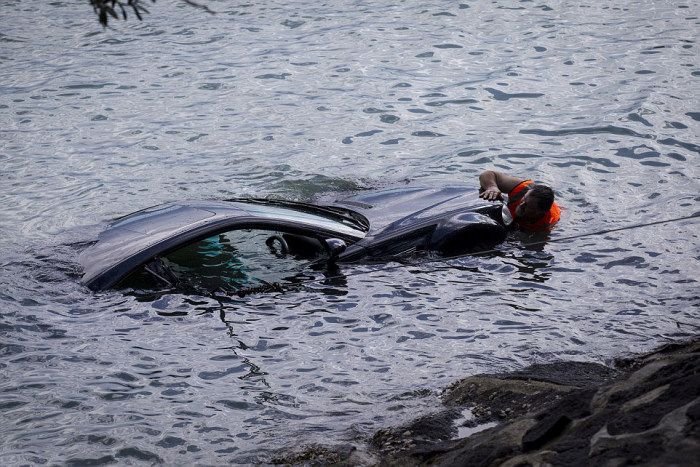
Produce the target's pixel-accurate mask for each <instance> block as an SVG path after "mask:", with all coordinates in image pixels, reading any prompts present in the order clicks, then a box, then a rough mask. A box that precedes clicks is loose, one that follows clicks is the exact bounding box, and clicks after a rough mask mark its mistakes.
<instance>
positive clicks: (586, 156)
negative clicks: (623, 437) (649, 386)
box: [0, 0, 700, 465]
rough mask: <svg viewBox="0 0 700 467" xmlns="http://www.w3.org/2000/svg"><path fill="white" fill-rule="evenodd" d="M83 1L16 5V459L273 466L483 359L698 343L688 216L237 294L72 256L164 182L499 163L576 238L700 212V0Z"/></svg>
mask: <svg viewBox="0 0 700 467" xmlns="http://www.w3.org/2000/svg"><path fill="white" fill-rule="evenodd" d="M85 3H86V5H82V4H81V2H52V3H46V4H44V3H40V2H18V1H4V2H3V3H2V5H0V23H1V24H2V28H1V30H2V32H1V33H0V118H1V119H2V120H1V122H2V124H1V125H0V167H1V171H0V219H1V221H0V237H1V238H2V240H1V241H0V264H1V266H2V268H1V269H0V271H1V272H0V310H1V311H0V316H1V322H0V333H1V336H2V338H1V340H0V342H1V344H0V345H1V347H0V355H1V357H0V374H1V375H2V378H0V391H1V392H2V397H0V440H1V441H0V463H1V464H3V465H13V464H18V463H23V462H28V463H44V462H50V463H79V462H81V461H87V460H97V461H99V462H109V461H114V460H117V461H120V462H134V463H139V462H145V463H149V462H153V461H162V462H165V463H170V464H172V463H177V464H190V463H197V462H199V463H205V464H207V463H208V464H220V463H226V462H254V461H264V460H265V459H267V458H268V457H267V456H268V455H269V453H270V452H271V451H272V450H274V449H277V448H280V447H285V446H295V445H298V444H300V443H304V442H327V443H340V442H345V441H351V442H353V441H361V440H362V439H363V437H365V436H367V435H368V434H370V433H372V432H373V430H375V429H377V428H379V427H381V426H384V425H386V424H395V423H399V422H400V421H402V420H405V419H406V418H408V417H411V416H413V415H415V414H416V413H420V412H421V411H422V410H427V409H429V408H430V407H432V406H434V405H435V404H436V391H438V390H439V388H441V387H444V386H445V385H447V384H448V383H450V382H451V381H453V380H455V379H456V378H458V377H461V376H464V375H468V374H474V373H477V372H496V371H502V370H507V369H513V368H519V367H522V366H524V365H527V364H530V363H535V362H548V361H553V360H558V359H571V360H581V361H596V362H610V361H611V359H613V358H615V357H618V356H622V355H627V354H628V353H630V352H638V351H645V350H648V349H651V348H653V347H655V346H658V345H660V344H663V343H666V342H669V341H676V340H681V339H684V338H687V337H688V336H693V335H696V334H697V330H698V325H700V320H699V315H700V312H699V310H698V305H699V304H700V300H698V292H697V290H698V288H697V281H696V279H695V277H696V275H697V268H698V257H699V255H700V248H699V247H698V234H697V233H696V232H697V222H692V221H685V222H678V223H674V224H667V225H663V226H656V227H650V228H645V229H638V230H631V231H625V232H619V233H611V234H607V235H602V236H597V237H588V238H585V239H581V240H577V241H568V242H554V243H550V244H548V245H546V246H544V247H543V248H539V249H537V248H527V247H525V246H524V243H523V239H522V238H517V237H516V238H512V239H511V240H509V242H507V243H506V244H505V245H503V248H502V251H501V253H500V254H498V255H493V256H491V257H486V258H469V257H466V258H461V259H459V260H454V261H452V262H451V263H450V264H433V265H430V266H428V265H420V264H416V265H413V266H408V267H401V268H397V269H391V270H386V271H374V272H373V271H372V270H371V268H369V267H352V268H344V269H343V272H344V273H346V275H347V277H346V279H345V281H344V283H343V281H339V282H334V283H332V284H322V283H316V284H310V285H308V286H306V287H304V288H303V289H301V290H299V291H291V292H287V293H284V294H267V295H254V296H248V297H245V298H242V299H235V300H232V301H230V302H226V303H219V302H217V301H216V300H213V299H211V298H206V297H198V296H183V295H165V296H162V297H159V298H155V299H151V300H139V299H137V298H135V297H133V296H129V295H124V294H121V293H115V292H109V293H101V294H92V293H90V292H88V291H87V290H85V289H84V288H82V287H81V286H80V285H79V283H78V281H77V278H78V277H79V274H80V271H79V268H78V266H77V265H76V264H75V257H76V255H77V253H78V252H79V251H80V249H81V245H82V244H83V243H84V242H88V241H91V240H94V238H95V237H96V235H97V233H98V232H99V231H100V230H101V229H102V228H103V227H104V225H105V224H106V222H108V221H109V220H110V219H111V218H113V217H116V216H119V215H123V214H126V213H128V212H131V211H134V210H136V209H140V208H143V207H146V206H150V205H153V204H157V203H159V202H164V201H171V200H174V199H180V198H225V197H230V196H234V195H235V196H239V195H269V194H274V195H281V196H285V197H290V198H295V199H309V198H310V197H312V196H315V195H319V194H322V193H327V192H337V191H347V190H354V189H361V188H368V187H376V186H383V185H385V184H391V183H397V182H401V181H403V180H405V179H410V180H414V181H419V182H420V181H421V180H423V179H431V180H438V181H447V180H449V181H453V180H455V179H456V180H462V181H464V183H466V184H469V185H475V184H476V177H477V175H478V173H479V172H480V171H481V170H483V169H485V168H496V169H499V170H503V171H507V172H510V173H513V174H516V175H521V176H529V177H532V178H536V179H538V180H541V181H544V182H546V183H549V184H551V185H553V186H554V187H555V189H556V190H557V193H558V195H559V198H560V200H561V204H562V205H563V207H564V215H563V219H562V222H561V223H560V225H559V226H558V228H557V229H556V231H555V232H554V234H553V237H554V238H556V237H564V236H569V235H575V234H579V233H585V232H591V231H595V230H600V229H609V228H615V227H622V226H624V225H628V224H634V223H640V222H648V221H655V220H659V219H665V218H670V217H678V216H684V215H690V214H693V213H694V212H697V211H698V188H700V185H699V183H698V182H699V178H700V174H699V173H698V162H697V161H698V156H699V155H700V146H698V136H699V134H700V131H699V126H700V122H699V120H700V102H699V101H698V89H699V88H698V83H699V81H698V79H699V75H700V65H699V64H698V44H697V40H696V38H697V31H698V25H699V23H700V19H699V16H700V8H699V7H698V4H697V3H696V2H690V1H677V2H670V1H651V0H648V1H639V2H618V3H609V2H589V4H588V5H582V4H580V2H565V1H548V2H544V3H541V2H527V1H521V2H506V1H493V2H487V1H466V0H465V2H464V3H462V4H459V3H451V2H427V3H426V2H410V1H407V2H374V1H373V2H351V3H348V2H340V1H331V2H325V3H322V4H319V3H317V2H302V1H299V2H291V3H290V2H255V3H249V4H243V3H241V4H239V3H236V2H223V1H213V2H209V3H208V4H209V5H210V6H211V7H212V8H213V9H215V10H216V11H218V12H219V13H218V14H217V15H216V16H210V15H208V14H206V13H203V12H201V11H199V10H195V9H193V8H191V7H187V6H185V5H184V4H182V3H180V2H176V1H165V0H163V1H159V2H157V3H156V4H155V5H153V6H152V7H151V10H152V14H151V15H149V16H147V17H146V18H145V21H143V22H141V23H139V22H136V21H132V20H129V21H128V22H127V23H117V22H114V23H113V29H110V30H107V31H103V30H101V28H100V27H99V26H98V24H97V22H96V20H95V18H94V17H93V16H92V12H91V11H90V10H89V7H88V6H87V2H85ZM132 19H133V18H132ZM524 240H525V241H526V240H527V239H524ZM360 273H362V274H360ZM99 462H98V463H99Z"/></svg>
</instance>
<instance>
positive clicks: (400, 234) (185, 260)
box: [79, 186, 507, 291]
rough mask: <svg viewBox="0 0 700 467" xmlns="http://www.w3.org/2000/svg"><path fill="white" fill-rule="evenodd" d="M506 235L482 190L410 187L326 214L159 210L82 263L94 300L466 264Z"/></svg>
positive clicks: (228, 207)
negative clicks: (323, 271) (136, 289)
mask: <svg viewBox="0 0 700 467" xmlns="http://www.w3.org/2000/svg"><path fill="white" fill-rule="evenodd" d="M506 234H507V230H506V228H505V227H504V225H503V222H502V220H501V205H499V204H494V203H491V202H487V201H484V200H481V199H480V198H479V197H478V192H477V190H474V189H470V188H465V187H460V186H445V187H439V188H428V187H414V186H403V187H400V188H391V189H384V190H380V191H371V192H364V193H361V194H359V195H355V196H352V197H348V198H344V199H338V200H335V201H334V202H332V203H328V204H326V205H316V204H312V203H303V202H296V201H285V200H277V199H256V198H236V199H230V200H225V201H182V202H174V203H168V204H163V205H159V206H154V207H151V208H147V209H144V210H141V211H138V212H135V213H133V214H130V215H128V216H125V217H123V218H120V219H117V220H116V221H115V222H113V223H112V224H111V225H110V226H109V227H108V228H107V229H106V230H105V231H104V232H102V233H101V234H100V235H99V237H98V239H97V241H96V242H95V243H94V244H92V245H91V246H90V247H88V248H87V249H86V250H85V251H84V252H83V253H82V254H81V256H80V258H79V262H80V263H81V265H82V267H83V269H84V275H83V278H82V280H83V283H84V284H85V285H86V286H87V287H89V288H90V289H92V290H95V291H100V290H105V289H109V288H113V287H119V286H133V284H134V283H137V284H142V283H143V282H144V281H145V282H148V281H155V282H156V283H165V284H169V285H172V284H173V283H176V282H178V280H179V279H182V278H187V279H186V280H187V281H188V282H189V283H190V284H195V285H197V286H200V287H204V288H208V289H212V288H217V287H223V288H224V289H226V288H231V287H241V286H250V285H255V284H256V283H261V282H262V283H266V282H272V281H276V280H280V279H284V278H286V277H289V276H290V275H294V274H295V273H297V274H298V273H299V272H300V271H303V270H304V269H306V268H309V267H316V268H318V267H319V265H323V264H328V263H332V264H344V263H355V262H365V261H386V260H392V259H397V258H403V257H406V256H407V255H411V254H413V253H415V252H420V251H431V252H436V253H438V254H442V255H446V256H455V255H461V254H467V253H469V252H473V251H477V250H483V249H486V248H490V247H492V246H494V245H496V244H498V243H500V242H502V241H503V240H504V239H505V237H506Z"/></svg>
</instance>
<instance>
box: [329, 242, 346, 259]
mask: <svg viewBox="0 0 700 467" xmlns="http://www.w3.org/2000/svg"><path fill="white" fill-rule="evenodd" d="M325 244H326V250H327V251H328V262H329V263H332V262H334V261H336V260H337V259H338V256H340V255H341V254H342V253H343V252H344V251H345V250H346V249H347V247H348V245H347V243H345V241H344V240H341V239H339V238H327V239H326V240H325Z"/></svg>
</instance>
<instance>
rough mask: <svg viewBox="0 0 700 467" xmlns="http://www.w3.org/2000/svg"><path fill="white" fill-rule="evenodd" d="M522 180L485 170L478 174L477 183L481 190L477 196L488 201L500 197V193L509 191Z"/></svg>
mask: <svg viewBox="0 0 700 467" xmlns="http://www.w3.org/2000/svg"><path fill="white" fill-rule="evenodd" d="M523 180H525V179H523V178H517V177H513V176H511V175H507V174H504V173H501V172H496V171H495V170H486V171H484V172H482V173H481V175H479V183H480V184H481V188H482V190H483V191H482V192H481V193H479V197H480V198H483V199H485V200H488V201H496V200H499V199H502V197H501V194H502V193H510V191H511V190H512V189H513V188H515V187H516V186H518V185H519V184H520V183H521V182H522V181H523Z"/></svg>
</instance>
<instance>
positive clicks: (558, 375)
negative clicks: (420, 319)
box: [271, 339, 700, 467]
mask: <svg viewBox="0 0 700 467" xmlns="http://www.w3.org/2000/svg"><path fill="white" fill-rule="evenodd" d="M442 403H443V406H444V410H441V411H439V412H437V413H434V414H431V415H428V416H423V417H420V418H418V419H416V420H413V421H412V422H410V423H408V424H404V425H401V426H397V427H391V428H384V429H381V430H379V431H378V432H376V433H375V434H374V436H373V437H372V438H371V439H370V440H368V442H367V444H366V446H351V445H342V446H305V447H303V448H302V449H301V450H297V451H294V452H287V453H283V454H280V456H278V457H277V458H275V459H272V460H271V462H272V463H275V464H287V465H380V466H384V465H386V466H389V465H401V466H420V465H438V466H453V465H469V466H495V465H503V466H513V467H515V466H541V465H606V466H620V465H655V466H656V465H664V466H674V465H676V466H690V465H700V461H699V460H698V459H700V340H699V339H694V340H692V341H690V342H685V343H676V344H669V345H667V346H664V347H662V348H660V349H657V350H656V351H654V352H652V353H649V354H645V355H640V356H637V357H634V358H627V359H620V360H617V361H616V362H615V365H614V366H613V367H607V366H604V365H600V364H596V363H580V362H558V363H552V364H544V365H533V366H530V367H528V368H525V369H523V370H520V371H516V372H512V373H507V374H500V375H477V376H470V377H467V378H464V379H462V380H460V381H457V382H455V383H454V384H452V385H451V386H450V387H448V388H447V389H446V390H445V391H444V393H443V395H442Z"/></svg>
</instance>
